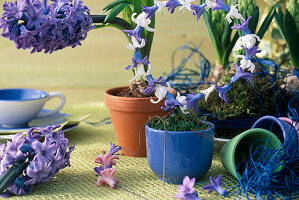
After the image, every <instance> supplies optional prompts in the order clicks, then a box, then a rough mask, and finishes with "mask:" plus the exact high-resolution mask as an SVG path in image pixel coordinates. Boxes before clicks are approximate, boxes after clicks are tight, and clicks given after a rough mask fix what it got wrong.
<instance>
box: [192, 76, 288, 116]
mask: <svg viewBox="0 0 299 200" xmlns="http://www.w3.org/2000/svg"><path fill="white" fill-rule="evenodd" d="M232 76H233V74H231V73H226V74H224V75H223V77H222V79H221V80H220V82H219V83H220V85H224V84H225V83H228V82H229V81H230V78H231V77H232ZM254 81H255V82H254V83H251V84H249V83H247V82H246V81H245V80H240V81H238V82H237V83H235V84H233V87H232V89H231V90H230V91H229V92H228V93H227V97H228V99H229V103H228V104H225V103H224V101H223V100H222V99H221V98H220V97H219V96H218V93H217V92H213V93H212V94H211V95H210V97H209V100H208V102H205V101H199V103H198V106H199V110H200V111H201V112H203V113H212V114H215V115H217V117H218V119H220V120H225V119H240V118H241V119H242V118H248V117H254V116H262V115H276V111H275V101H276V99H277V98H276V97H277V95H278V93H273V85H271V84H270V83H269V82H268V81H267V80H266V79H265V78H258V77H256V78H255V79H254ZM206 87H207V86H202V88H206ZM258 96H259V97H260V99H259V98H258ZM284 96H288V95H284ZM289 99H290V98H285V99H284V100H285V102H282V105H284V106H285V108H283V107H280V110H281V109H283V110H286V109H287V108H286V106H287V102H288V100H289ZM261 101H262V103H261ZM208 120H210V119H209V118H208Z"/></svg>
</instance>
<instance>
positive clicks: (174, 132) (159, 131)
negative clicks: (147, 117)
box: [145, 120, 215, 135]
mask: <svg viewBox="0 0 299 200" xmlns="http://www.w3.org/2000/svg"><path fill="white" fill-rule="evenodd" d="M200 122H205V123H207V124H208V125H209V126H210V127H209V128H208V129H203V130H198V131H167V133H170V134H190V133H195V132H212V133H213V135H214V130H215V125H214V124H213V123H211V122H208V121H202V120H200ZM145 128H146V129H149V130H153V131H155V132H158V133H163V134H164V133H165V131H164V130H158V129H154V128H151V127H149V126H148V125H147V124H146V125H145Z"/></svg>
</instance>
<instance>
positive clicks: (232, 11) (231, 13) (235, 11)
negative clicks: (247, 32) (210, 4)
mask: <svg viewBox="0 0 299 200" xmlns="http://www.w3.org/2000/svg"><path fill="white" fill-rule="evenodd" d="M237 6H238V5H234V6H232V7H231V8H230V10H229V12H228V13H227V15H226V17H225V19H226V20H227V21H228V22H229V23H232V19H231V17H235V18H236V19H242V20H243V21H245V19H244V18H243V16H242V15H241V14H240V13H239V11H238V9H237V8H236V7H237Z"/></svg>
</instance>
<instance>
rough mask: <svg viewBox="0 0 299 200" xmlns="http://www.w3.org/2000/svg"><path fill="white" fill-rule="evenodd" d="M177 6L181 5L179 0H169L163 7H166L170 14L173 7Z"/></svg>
mask: <svg viewBox="0 0 299 200" xmlns="http://www.w3.org/2000/svg"><path fill="white" fill-rule="evenodd" d="M179 6H182V4H181V3H180V1H179V0H169V1H168V2H167V3H166V5H165V7H167V10H168V11H170V13H171V14H173V13H174V11H175V9H176V8H177V7H179Z"/></svg>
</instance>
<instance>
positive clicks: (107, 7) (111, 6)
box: [103, 0, 128, 12]
mask: <svg viewBox="0 0 299 200" xmlns="http://www.w3.org/2000/svg"><path fill="white" fill-rule="evenodd" d="M122 2H128V1H127V0H116V1H113V2H112V3H109V4H108V5H107V6H105V7H104V8H103V10H104V11H105V12H107V11H108V10H110V9H112V8H113V7H114V6H116V5H118V4H120V3H122Z"/></svg>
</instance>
